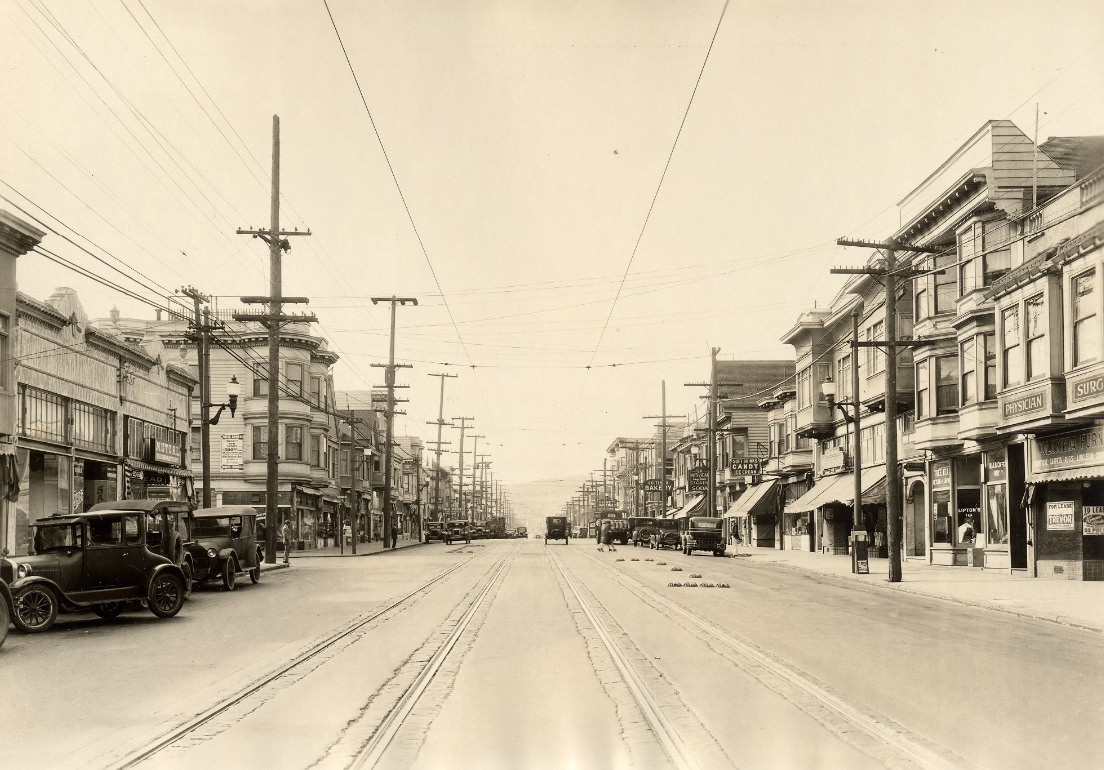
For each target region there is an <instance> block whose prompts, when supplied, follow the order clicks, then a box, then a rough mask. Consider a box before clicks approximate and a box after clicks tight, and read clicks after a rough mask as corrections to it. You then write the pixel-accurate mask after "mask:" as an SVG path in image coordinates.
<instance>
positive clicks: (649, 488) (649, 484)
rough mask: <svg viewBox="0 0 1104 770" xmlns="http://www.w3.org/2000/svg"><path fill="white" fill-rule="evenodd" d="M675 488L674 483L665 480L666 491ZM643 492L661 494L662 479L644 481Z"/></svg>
mask: <svg viewBox="0 0 1104 770" xmlns="http://www.w3.org/2000/svg"><path fill="white" fill-rule="evenodd" d="M674 488H675V482H674V481H672V480H671V479H668V480H667V491H668V492H670V491H671V490H672V489H674ZM644 491H645V492H662V491H663V480H662V479H644Z"/></svg>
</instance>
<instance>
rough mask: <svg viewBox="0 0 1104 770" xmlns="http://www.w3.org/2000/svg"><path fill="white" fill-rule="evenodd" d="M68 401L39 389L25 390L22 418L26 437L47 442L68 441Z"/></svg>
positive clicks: (28, 388) (25, 388)
mask: <svg viewBox="0 0 1104 770" xmlns="http://www.w3.org/2000/svg"><path fill="white" fill-rule="evenodd" d="M65 402H66V399H65V398H63V397H62V396H59V395H57V394H55V393H47V392H46V391H44V390H39V389H38V388H30V387H24V388H23V408H22V413H21V415H20V417H21V418H22V420H21V425H22V428H23V430H22V433H23V435H24V436H29V437H31V438H39V439H43V440H45V441H56V442H58V443H64V442H65V441H66V438H67V436H66V430H65V428H66V418H65Z"/></svg>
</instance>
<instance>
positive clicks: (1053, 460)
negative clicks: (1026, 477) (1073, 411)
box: [1031, 427, 1104, 473]
mask: <svg viewBox="0 0 1104 770" xmlns="http://www.w3.org/2000/svg"><path fill="white" fill-rule="evenodd" d="M1034 450H1035V451H1033V452H1032V453H1031V470H1032V472H1034V473H1045V472H1046V471H1054V470H1063V469H1066V468H1079V467H1082V466H1085V465H1097V464H1100V463H1104V427H1093V428H1088V429H1086V430H1081V431H1077V432H1076V433H1066V434H1064V435H1061V436H1048V437H1046V438H1037V439H1035V441H1034Z"/></svg>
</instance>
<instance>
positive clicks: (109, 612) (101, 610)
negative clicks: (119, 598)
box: [92, 602, 123, 620]
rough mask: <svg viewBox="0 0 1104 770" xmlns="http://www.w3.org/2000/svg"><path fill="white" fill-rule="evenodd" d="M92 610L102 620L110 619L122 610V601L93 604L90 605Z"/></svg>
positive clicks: (117, 615)
mask: <svg viewBox="0 0 1104 770" xmlns="http://www.w3.org/2000/svg"><path fill="white" fill-rule="evenodd" d="M92 611H93V612H94V613H96V614H97V615H99V616H100V617H101V618H103V619H104V620H111V619H112V618H117V617H119V615H120V614H121V613H122V611H123V603H122V602H107V603H106V604H95V605H93V606H92Z"/></svg>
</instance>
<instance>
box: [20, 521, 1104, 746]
mask: <svg viewBox="0 0 1104 770" xmlns="http://www.w3.org/2000/svg"><path fill="white" fill-rule="evenodd" d="M358 550H360V549H358ZM371 551H372V549H369V553H368V554H367V558H349V557H346V558H331V557H327V555H326V553H325V552H321V553H314V554H312V555H299V556H296V557H295V558H293V559H292V560H291V565H290V566H289V567H284V566H283V565H282V564H279V565H272V566H270V567H269V568H268V569H266V570H265V572H264V573H263V577H262V580H261V582H260V584H258V585H256V586H252V585H243V586H240V587H239V588H238V589H237V590H236V591H234V592H231V593H228V592H225V591H222V590H219V589H205V590H202V591H197V592H195V593H194V594H193V596H192V598H191V599H190V600H189V601H188V602H187V604H186V605H185V608H184V610H183V611H182V612H181V613H180V615H179V616H178V617H176V618H173V619H170V620H157V619H156V618H154V617H153V616H151V615H149V614H148V613H138V612H135V613H128V614H124V615H123V616H122V617H121V618H119V619H118V620H115V621H113V622H105V621H102V620H100V619H99V618H96V617H94V616H92V615H91V614H81V615H69V616H63V617H62V620H61V621H60V622H59V623H58V624H57V625H56V626H55V628H54V629H52V630H51V631H49V632H47V633H45V634H40V635H32V636H26V635H23V634H19V633H13V634H12V635H11V636H10V637H9V639H8V641H7V643H6V644H5V646H4V647H3V648H2V649H0V660H2V665H0V691H3V692H9V693H10V692H14V691H18V692H19V693H20V698H19V708H15V709H11V710H9V713H8V714H7V715H6V718H5V720H4V724H3V727H2V728H0V740H2V742H3V745H4V746H5V764H7V763H9V762H10V763H11V764H12V766H22V767H35V768H38V767H41V768H54V767H58V768H61V767H74V766H81V767H118V766H134V765H139V764H140V765H142V766H146V767H164V768H176V767H186V766H187V767H195V766H210V765H213V764H216V763H225V762H227V761H231V762H233V763H236V764H239V765H242V766H251V767H252V766H264V767H270V768H302V767H313V766H317V767H335V768H337V767H342V768H343V767H351V766H378V767H396V768H397V767H422V768H438V767H457V766H461V765H462V766H465V767H549V768H552V767H572V766H574V767H627V766H635V767H690V766H698V767H833V768H834V767H847V768H854V767H872V768H873V767H992V768H998V767H999V768H1013V767H1024V768H1029V767H1031V768H1033V767H1037V766H1039V763H1040V762H1041V761H1044V760H1045V761H1046V763H1047V764H1048V765H1053V766H1061V767H1090V766H1098V765H1099V764H1100V763H1101V762H1102V761H1104V754H1102V749H1101V746H1100V744H1099V741H1098V740H1097V739H1096V738H1097V735H1098V734H1099V731H1100V729H1101V727H1102V726H1104V711H1102V709H1101V706H1100V705H1099V703H1098V700H1097V699H1095V698H1091V697H1088V696H1087V695H1086V696H1085V697H1081V696H1080V695H1078V694H1079V693H1092V692H1096V691H1098V688H1099V687H1100V686H1101V685H1104V634H1101V633H1100V632H1098V631H1094V630H1089V628H1088V625H1089V624H1088V623H1082V624H1079V625H1070V624H1068V623H1064V622H1054V621H1043V620H1039V619H1035V618H1029V617H1024V616H1022V613H1021V614H1015V613H1011V612H1007V611H1004V610H1000V609H989V608H984V607H982V606H971V604H974V605H980V604H981V602H980V600H978V601H973V600H971V601H970V603H966V602H965V601H964V600H963V598H964V596H963V595H964V594H965V593H967V592H968V591H967V589H965V588H962V587H955V586H956V584H955V583H954V582H953V581H941V582H942V585H943V586H945V587H947V590H946V591H944V593H945V594H947V595H946V596H944V597H942V598H934V597H935V596H936V594H938V593H939V591H937V590H935V589H934V588H932V586H936V585H937V584H938V583H939V582H940V581H935V580H929V581H928V583H927V584H928V586H929V588H928V589H926V590H927V592H928V593H929V594H930V595H929V596H924V595H921V594H920V593H916V592H913V590H909V589H914V588H918V587H919V586H920V585H921V584H922V583H923V581H922V580H920V579H917V580H915V581H914V582H913V583H911V584H910V583H909V582H908V580H907V576H908V574H909V573H908V572H906V581H905V583H902V584H900V588H899V589H898V588H883V587H881V586H879V585H878V583H879V582H881V581H879V579H878V577H877V576H872V577H869V578H867V577H866V576H864V577H863V578H858V577H850V576H847V575H845V574H844V573H843V572H842V570H838V567H836V565H838V563H839V562H840V561H843V562H846V560H845V559H844V560H835V562H834V563H833V565H832V566H833V567H836V568H837V571H838V572H839V574H835V575H831V574H827V572H825V568H823V567H822V568H821V571H820V572H817V571H814V570H813V569H810V567H816V566H817V561H816V560H815V559H816V555H808V556H809V559H808V560H802V558H801V556H804V555H801V556H798V557H792V556H791V557H790V558H789V559H788V560H787V559H786V558H784V557H783V556H782V555H781V554H785V552H781V554H779V553H777V552H776V553H772V552H770V551H757V550H755V549H752V550H751V551H750V553H751V554H752V555H749V556H737V557H733V558H725V559H717V558H712V557H710V556H707V555H704V554H699V555H696V556H692V557H686V556H684V555H682V554H681V553H677V552H673V551H669V550H668V551H653V550H648V549H640V548H636V549H634V548H632V547H620V548H618V550H617V551H616V552H598V551H597V550H596V549H595V548H594V546H593V544H592V543H590V542H589V541H577V540H576V541H572V543H571V544H570V545H567V546H565V545H564V544H563V543H562V542H561V543H557V542H552V543H549V544H548V545H545V544H544V542H543V541H542V540H536V539H530V540H525V541H518V540H512V541H511V540H503V541H476V542H473V543H472V544H471V545H470V546H467V545H460V546H446V545H444V544H440V543H434V544H431V545H419V544H416V543H410V542H406V543H405V544H403V547H400V548H398V549H397V550H396V551H394V552H380V551H378V550H376V552H374V553H372V552H371ZM748 552H749V551H748V550H747V549H744V550H742V551H741V553H748ZM830 561H831V560H830ZM819 563H820V564H824V563H825V562H824V559H823V557H821V558H820V562H819ZM676 570H677V571H676ZM973 574H978V575H980V573H973ZM430 581H435V582H432V584H430V585H427V583H430ZM676 584H682V585H676ZM689 584H694V585H693V587H690V586H689ZM1024 584H1028V585H1038V582H1035V583H1030V582H1029V581H1020V582H1019V583H1017V585H1024ZM973 585H974V586H979V585H980V586H982V589H980V591H981V593H984V592H986V591H987V592H988V593H989V594H994V591H993V586H994V585H996V584H994V583H992V582H990V583H989V584H988V585H987V584H986V581H985V579H984V578H982V579H981V580H980V581H975V582H974V583H973ZM1067 585H1074V584H1067ZM971 590H974V591H979V589H977V588H974V589H971ZM1005 592H1006V593H1007V590H1006V591H1005ZM953 593H957V594H960V596H957V597H955V596H950V595H949V594H953ZM979 595H980V593H979ZM995 598H997V599H999V598H1001V597H1000V596H996V597H995ZM1075 598H1076V597H1075ZM1069 601H1070V602H1071V603H1072V602H1073V599H1071V600H1069ZM1005 603H1007V602H1005ZM1028 603H1029V601H1026V600H1025V604H1028ZM1000 604H1001V602H994V603H993V607H999V605H1000ZM1082 614H1084V615H1089V614H1091V611H1089V610H1086V611H1085V612H1084V613H1082ZM1069 672H1076V679H1071V678H1070V675H1069ZM29 682H33V683H34V686H33V687H30V686H28V684H27V683H29ZM1026 692H1030V693H1031V697H1030V698H1024V697H1021V695H1020V694H1021V693H1026ZM215 706H221V707H222V708H221V709H218V710H217V713H216V711H213V710H212V708H213V707H215ZM92 711H94V712H95V713H96V714H97V719H96V720H95V722H91V721H89V720H87V719H86V718H84V717H85V715H87V714H88V713H90V712H92ZM61 725H64V726H65V729H64V730H59V726H61ZM1043 747H1045V749H1044V748H1043ZM147 751H148V752H149V753H148V754H147V753H146V752H147ZM358 763H362V764H359V765H358Z"/></svg>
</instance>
